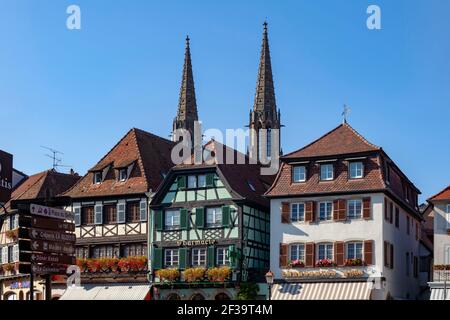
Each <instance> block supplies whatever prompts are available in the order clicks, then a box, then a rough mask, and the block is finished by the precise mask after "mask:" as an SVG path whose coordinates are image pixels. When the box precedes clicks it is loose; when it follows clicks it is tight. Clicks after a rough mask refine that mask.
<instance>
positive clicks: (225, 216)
mask: <svg viewBox="0 0 450 320" xmlns="http://www.w3.org/2000/svg"><path fill="white" fill-rule="evenodd" d="M222 226H223V227H231V212H230V207H229V206H223V207H222Z"/></svg>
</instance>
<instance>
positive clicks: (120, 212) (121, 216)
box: [117, 202, 126, 223]
mask: <svg viewBox="0 0 450 320" xmlns="http://www.w3.org/2000/svg"><path fill="white" fill-rule="evenodd" d="M125 209H126V204H125V203H124V202H121V203H118V204H117V222H118V223H125Z"/></svg>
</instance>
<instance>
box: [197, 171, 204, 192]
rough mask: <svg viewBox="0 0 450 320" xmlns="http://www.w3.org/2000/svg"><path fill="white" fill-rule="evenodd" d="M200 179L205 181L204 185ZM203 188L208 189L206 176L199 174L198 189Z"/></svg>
mask: <svg viewBox="0 0 450 320" xmlns="http://www.w3.org/2000/svg"><path fill="white" fill-rule="evenodd" d="M200 178H201V179H204V183H203V184H202V185H201V184H200ZM202 188H206V174H199V175H198V176H197V189H202Z"/></svg>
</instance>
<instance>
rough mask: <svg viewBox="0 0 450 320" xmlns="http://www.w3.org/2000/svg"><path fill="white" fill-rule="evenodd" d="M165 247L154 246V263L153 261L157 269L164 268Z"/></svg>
mask: <svg viewBox="0 0 450 320" xmlns="http://www.w3.org/2000/svg"><path fill="white" fill-rule="evenodd" d="M163 259H164V257H163V249H162V248H154V249H153V263H152V268H153V269H155V270H157V269H162V268H163Z"/></svg>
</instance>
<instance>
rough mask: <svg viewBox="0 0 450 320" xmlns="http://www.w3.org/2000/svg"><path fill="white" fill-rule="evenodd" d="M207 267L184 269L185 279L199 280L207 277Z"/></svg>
mask: <svg viewBox="0 0 450 320" xmlns="http://www.w3.org/2000/svg"><path fill="white" fill-rule="evenodd" d="M205 273H206V269H205V268H188V269H186V270H184V271H183V277H184V281H186V282H199V281H202V280H203V279H204V278H205Z"/></svg>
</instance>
